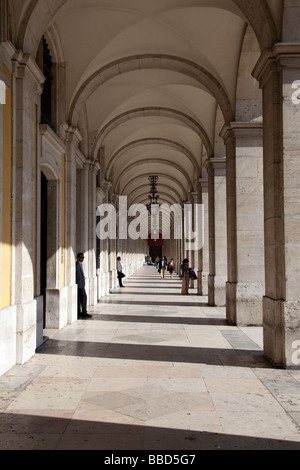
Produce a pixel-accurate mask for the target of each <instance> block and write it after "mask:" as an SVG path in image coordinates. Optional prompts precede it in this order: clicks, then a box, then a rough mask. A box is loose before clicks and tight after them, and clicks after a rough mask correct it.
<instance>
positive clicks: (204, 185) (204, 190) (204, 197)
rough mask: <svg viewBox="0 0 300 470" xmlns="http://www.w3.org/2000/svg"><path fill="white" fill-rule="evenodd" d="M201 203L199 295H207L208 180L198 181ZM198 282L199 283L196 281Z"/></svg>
mask: <svg viewBox="0 0 300 470" xmlns="http://www.w3.org/2000/svg"><path fill="white" fill-rule="evenodd" d="M199 185H200V191H201V203H202V204H203V208H204V244H203V248H202V252H201V268H202V272H201V274H200V273H199V274H200V275H201V295H204V296H207V295H208V276H209V230H208V179H205V178H203V179H200V180H199ZM198 282H199V281H198Z"/></svg>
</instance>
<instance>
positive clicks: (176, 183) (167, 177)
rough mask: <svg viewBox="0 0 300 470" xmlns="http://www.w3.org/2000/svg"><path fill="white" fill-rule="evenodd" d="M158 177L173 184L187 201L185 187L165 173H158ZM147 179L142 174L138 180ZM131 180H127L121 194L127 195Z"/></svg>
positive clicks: (116, 190)
mask: <svg viewBox="0 0 300 470" xmlns="http://www.w3.org/2000/svg"><path fill="white" fill-rule="evenodd" d="M158 176H160V177H161V178H164V179H165V180H166V181H170V182H171V184H173V185H174V184H175V185H176V186H177V187H178V188H180V190H181V191H182V194H183V196H184V199H185V200H187V199H188V194H187V191H186V189H185V187H184V186H183V184H182V183H181V182H180V181H178V180H177V179H176V178H174V177H173V176H170V175H168V174H166V173H162V172H159V175H158ZM148 177H149V173H144V174H142V175H140V179H142V178H145V179H146V178H147V179H148ZM133 180H134V177H133V178H130V179H128V181H127V184H126V185H125V186H124V188H122V190H121V194H126V193H127V188H128V186H129V185H130V184H131V183H132V181H133ZM118 192H119V191H118V188H117V186H115V193H118Z"/></svg>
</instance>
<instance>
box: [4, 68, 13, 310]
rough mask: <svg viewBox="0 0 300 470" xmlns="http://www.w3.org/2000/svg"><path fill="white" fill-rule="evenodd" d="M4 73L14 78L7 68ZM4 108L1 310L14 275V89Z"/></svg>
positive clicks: (6, 305)
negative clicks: (12, 199) (12, 200)
mask: <svg viewBox="0 0 300 470" xmlns="http://www.w3.org/2000/svg"><path fill="white" fill-rule="evenodd" d="M3 69H4V72H5V73H6V75H7V76H8V77H9V79H10V82H11V81H12V76H11V73H10V72H9V70H8V69H7V68H6V67H3ZM2 106H3V163H2V165H3V167H2V168H3V177H2V180H3V181H2V185H3V193H2V239H1V241H2V256H1V308H6V307H9V306H10V305H11V274H12V202H11V198H12V89H11V87H10V88H9V89H7V90H6V104H5V105H2Z"/></svg>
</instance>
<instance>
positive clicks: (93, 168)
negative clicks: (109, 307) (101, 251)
mask: <svg viewBox="0 0 300 470" xmlns="http://www.w3.org/2000/svg"><path fill="white" fill-rule="evenodd" d="M98 171H99V167H98V165H97V164H91V165H90V168H89V198H88V250H89V257H88V263H89V264H88V276H89V293H88V298H89V305H90V306H94V305H96V304H97V300H98V299H97V273H96V211H97V206H96V189H97V181H96V175H97V172H98Z"/></svg>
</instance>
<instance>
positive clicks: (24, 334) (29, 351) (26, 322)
mask: <svg viewBox="0 0 300 470" xmlns="http://www.w3.org/2000/svg"><path fill="white" fill-rule="evenodd" d="M16 318H17V325H16V326H17V331H16V333H17V335H16V338H17V341H16V348H17V357H16V363H17V364H25V362H27V361H29V360H30V359H31V358H32V357H33V356H34V354H35V351H36V336H37V335H36V320H37V302H36V300H32V301H31V302H28V303H26V304H22V305H17V306H16Z"/></svg>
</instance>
